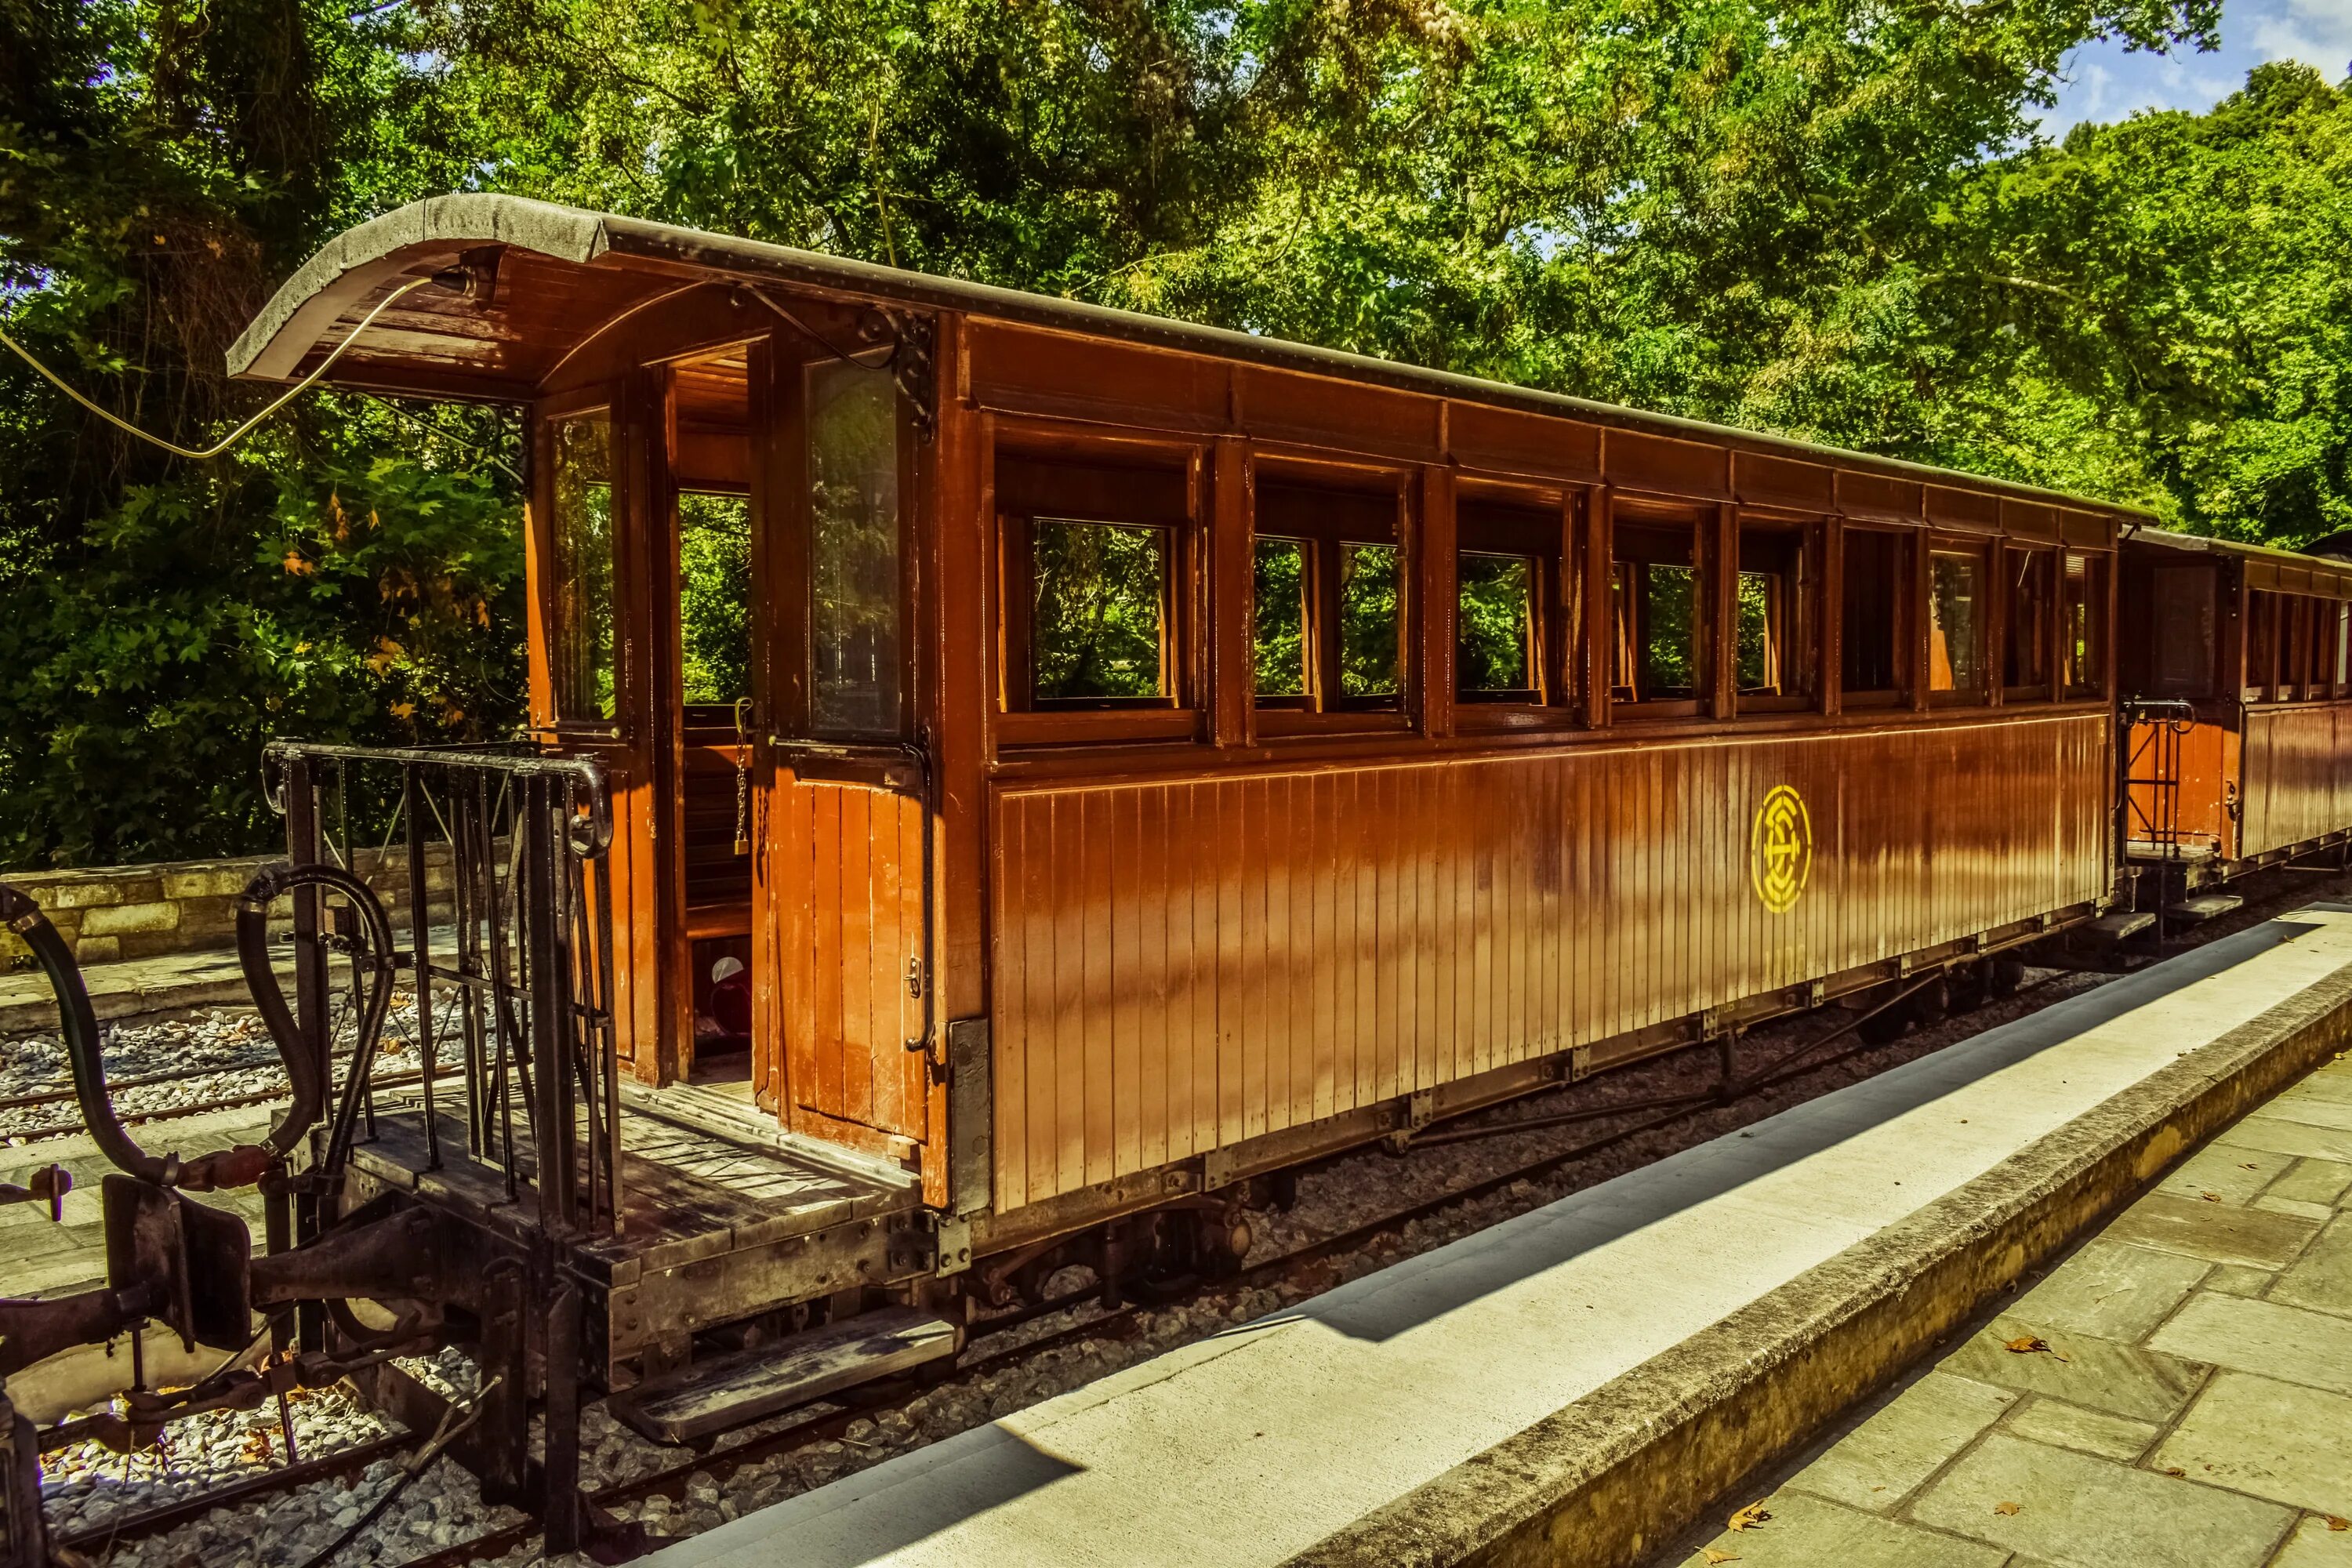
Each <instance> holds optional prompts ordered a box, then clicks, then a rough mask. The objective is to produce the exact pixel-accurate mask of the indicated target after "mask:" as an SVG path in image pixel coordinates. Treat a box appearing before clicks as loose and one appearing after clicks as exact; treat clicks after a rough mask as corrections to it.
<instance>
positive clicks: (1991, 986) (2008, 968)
mask: <svg viewBox="0 0 2352 1568" xmlns="http://www.w3.org/2000/svg"><path fill="white" fill-rule="evenodd" d="M1985 968H1986V970H1987V971H1988V973H1987V976H1986V988H1987V989H1988V990H1990V992H1991V993H1992V994H1994V995H1995V996H2014V995H2016V994H2017V991H2018V987H2020V986H2021V985H2023V984H2025V961H2024V960H2022V959H2017V958H1996V959H1994V960H1993V961H1992V962H1991V963H1988V964H1987V965H1985Z"/></svg>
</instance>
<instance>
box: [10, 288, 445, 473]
mask: <svg viewBox="0 0 2352 1568" xmlns="http://www.w3.org/2000/svg"><path fill="white" fill-rule="evenodd" d="M432 281H433V279H430V278H412V279H409V280H408V281H407V282H405V283H403V284H402V285H401V286H400V287H399V288H397V289H394V290H393V291H392V292H391V293H389V294H387V295H385V296H384V297H383V300H382V301H381V302H380V303H378V304H377V306H376V308H375V309H374V310H370V311H369V312H368V313H367V314H366V315H365V316H363V317H362V318H361V319H360V324H359V325H358V326H356V327H353V328H352V331H351V335H350V336H348V337H346V338H345V339H343V341H342V342H339V343H337V344H336V345H335V346H334V350H333V352H331V353H329V354H328V355H327V357H326V358H325V359H322V360H320V362H319V368H318V369H316V370H314V371H312V372H311V373H310V374H308V375H306V376H304V377H303V378H302V379H301V380H300V381H298V382H296V383H295V384H293V385H292V386H289V387H288V388H287V389H286V391H285V392H284V393H283V394H282V395H279V396H278V398H277V399H276V400H275V401H273V402H272V403H271V404H270V405H269V406H268V407H267V408H265V409H263V410H262V411H261V412H260V413H258V414H257V415H255V416H253V417H252V418H250V419H248V420H247V421H246V422H245V423H244V424H242V425H240V426H237V427H236V429H234V430H232V431H230V432H229V433H228V434H227V435H226V436H224V437H221V439H220V440H218V441H217V442H215V443H214V444H213V445H212V446H209V447H205V448H204V449H203V450H202V451H199V450H197V449H196V448H194V447H182V446H179V445H177V444H175V443H173V442H171V441H166V440H164V439H163V437H161V436H150V435H149V434H148V433H147V432H146V431H144V430H142V429H141V428H139V426H136V425H133V424H131V422H130V421H129V420H127V419H124V418H123V417H121V416H120V415H117V414H111V413H109V412H108V411H107V410H105V409H103V408H100V406H99V405H97V404H95V403H92V402H91V401H90V400H89V398H87V397H84V396H83V395H81V394H80V393H79V392H76V391H75V390H74V389H73V388H72V387H70V386H68V385H67V384H66V382H65V378H64V377H62V376H60V375H58V373H57V372H56V371H53V370H51V369H50V368H49V367H48V366H47V365H45V364H43V363H41V362H40V361H39V360H37V359H35V358H34V357H33V355H32V352H31V351H30V350H28V349H26V347H25V345H24V344H22V343H20V342H17V341H16V339H14V338H12V337H10V336H9V335H8V334H7V333H6V332H5V331H0V343H5V344H7V345H8V346H9V347H10V348H11V349H14V350H15V351H16V357H17V358H18V359H21V360H23V361H24V362H25V363H26V364H28V365H31V366H32V367H33V368H34V369H35V370H37V371H39V372H40V373H41V374H42V375H43V376H45V377H47V380H48V381H49V383H50V384H52V385H53V386H55V387H56V388H57V389H58V391H59V392H62V393H64V394H65V395H67V396H68V397H70V398H72V399H73V400H74V401H75V402H76V403H79V404H80V405H82V406H83V407H84V408H87V409H89V411H90V412H91V413H92V414H95V415H97V416H99V417H100V419H103V420H105V421H106V422H107V423H108V424H110V425H111V426H114V427H115V428H116V429H118V430H122V431H127V432H128V433H129V434H131V435H133V436H136V437H139V438H140V439H141V440H142V441H145V442H147V443H148V444H149V445H151V446H155V447H162V448H163V450H165V451H166V452H169V453H171V454H172V455H173V457H175V458H194V459H195V460H196V461H198V462H202V461H204V460H205V458H217V457H219V456H220V455H221V454H222V453H223V452H226V451H227V450H228V449H229V448H230V447H234V446H236V444H237V443H238V442H239V441H242V440H244V439H245V437H246V436H247V434H248V433H250V432H251V431H252V429H253V427H254V426H257V425H258V424H260V423H261V422H262V421H263V420H265V419H267V418H268V417H269V416H271V415H273V414H275V413H277V412H278V410H279V409H281V408H283V407H285V406H286V405H287V404H289V403H290V402H292V401H293V400H294V398H295V397H296V396H297V395H299V394H301V393H304V392H308V391H309V390H310V384H311V383H313V382H315V381H317V380H318V379H319V378H320V376H322V375H324V374H327V372H328V371H329V370H331V369H332V368H333V366H334V363H335V362H336V361H337V360H339V359H341V358H342V357H343V351H344V350H345V349H347V348H349V347H351V346H352V344H353V343H355V342H359V339H360V334H361V333H362V332H364V331H367V330H368V329H369V328H370V327H372V326H373V325H375V319H376V318H377V317H378V316H381V315H383V313H384V312H385V311H386V310H390V309H392V307H393V306H394V304H396V303H397V302H399V300H401V299H402V298H403V297H404V296H405V295H406V294H407V293H408V292H409V291H410V290H411V289H422V288H424V287H425V285H426V284H427V283H430V282H432Z"/></svg>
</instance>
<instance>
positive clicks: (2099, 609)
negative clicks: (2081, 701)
mask: <svg viewBox="0 0 2352 1568" xmlns="http://www.w3.org/2000/svg"><path fill="white" fill-rule="evenodd" d="M2111 566H2112V562H2111V559H2110V557H2108V556H2105V555H2099V554H2088V553H2085V552H2083V551H2079V550H2070V551H2068V552H2066V563H2065V568H2064V570H2063V572H2062V573H2061V574H2060V575H2059V579H2058V652H2059V657H2060V658H2061V659H2062V660H2063V664H2064V668H2063V669H2062V670H2061V671H2060V672H2059V674H2060V677H2061V679H2062V680H2063V684H2064V687H2065V691H2066V695H2067V696H2069V697H2098V696H2101V695H2103V694H2104V693H2105V690H2106V683H2107V573H2108V571H2109V570H2110V569H2111Z"/></svg>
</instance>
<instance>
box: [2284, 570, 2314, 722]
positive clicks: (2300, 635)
mask: <svg viewBox="0 0 2352 1568" xmlns="http://www.w3.org/2000/svg"><path fill="white" fill-rule="evenodd" d="M2285 604H2286V619H2285V621H2284V626H2283V627H2282V631H2283V634H2284V635H2283V636H2282V637H2280V639H2279V647H2281V648H2282V649H2283V650H2284V653H2285V658H2284V669H2283V671H2282V672H2281V674H2280V676H2279V695H2280V696H2281V697H2282V698H2284V699H2287V700H2294V699H2295V698H2299V697H2306V696H2309V695H2310V692H2309V690H2308V682H2309V681H2310V679H2311V612H2312V611H2313V609H2314V608H2315V607H2316V606H2315V605H2313V604H2312V602H2311V601H2310V600H2309V599H2307V598H2305V597H2304V596H2303V595H2300V594H2296V595H2290V596H2289V597H2288V598H2287V600H2286V601H2285Z"/></svg>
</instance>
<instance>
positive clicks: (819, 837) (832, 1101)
mask: <svg viewBox="0 0 2352 1568" xmlns="http://www.w3.org/2000/svg"><path fill="white" fill-rule="evenodd" d="M809 793H810V795H812V796H813V797H814V804H815V807H816V809H815V814H814V820H813V821H812V823H811V825H810V838H811V840H812V842H813V844H814V849H815V854H814V862H815V867H816V875H815V877H814V880H813V883H812V887H811V890H810V897H809V904H810V911H809V912H810V916H811V924H812V925H813V927H814V930H813V931H811V932H810V937H811V941H810V942H809V958H810V962H811V963H812V964H813V966H814V974H813V975H812V976H811V980H812V984H811V990H812V991H813V993H814V1004H815V1005H814V1015H815V1016H814V1019H813V1020H812V1022H813V1024H814V1029H813V1031H812V1039H811V1042H810V1043H811V1047H812V1048H813V1049H814V1050H815V1051H816V1073H815V1079H814V1083H813V1084H811V1085H810V1088H812V1089H814V1090H815V1098H814V1100H804V1101H803V1103H804V1104H810V1105H813V1106H814V1108H815V1109H817V1110H832V1109H833V1108H835V1107H837V1106H839V1105H840V1104H841V1103H842V1101H843V1100H844V1099H845V1095H846V1088H845V1084H844V1082H843V1078H842V1056H843V1051H842V1049H841V1036H842V978H843V976H842V963H841V952H842V943H841V938H842V929H841V928H842V921H843V918H844V910H843V909H842V907H841V906H842V899H841V836H842V833H843V831H844V824H843V822H842V820H841V808H842V798H841V793H840V792H839V791H838V790H835V789H831V788H828V787H826V786H824V785H822V784H818V785H813V786H809Z"/></svg>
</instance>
